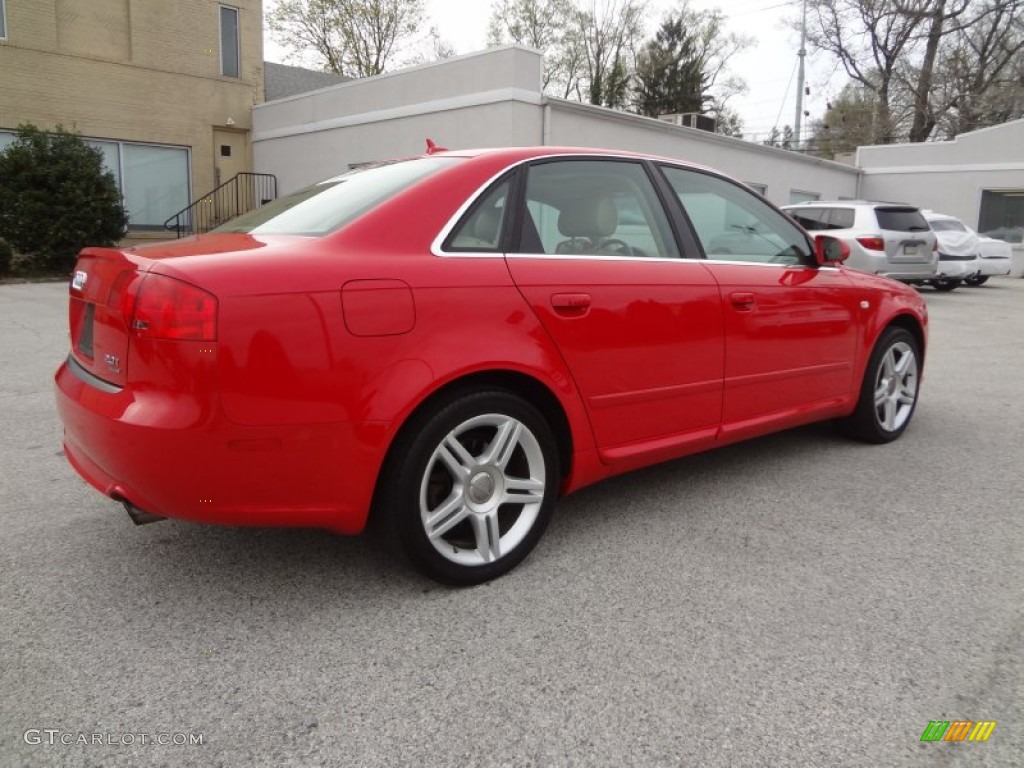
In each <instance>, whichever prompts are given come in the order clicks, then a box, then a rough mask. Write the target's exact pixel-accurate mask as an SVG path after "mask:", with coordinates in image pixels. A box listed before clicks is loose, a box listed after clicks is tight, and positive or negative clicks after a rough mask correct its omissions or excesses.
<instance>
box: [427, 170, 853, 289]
mask: <svg viewBox="0 0 1024 768" xmlns="http://www.w3.org/2000/svg"><path fill="white" fill-rule="evenodd" d="M567 158H568V159H583V160H604V159H609V158H610V159H615V160H628V161H632V162H635V163H639V164H640V165H643V164H644V163H645V162H648V161H657V162H659V163H662V164H664V165H669V166H672V167H674V168H679V169H680V170H684V171H694V170H696V171H698V172H700V173H708V174H709V175H711V176H714V177H716V178H720V179H723V180H724V181H733V182H735V180H734V179H730V178H729V177H727V176H722V175H721V174H719V173H715V172H713V171H711V170H710V169H705V168H698V167H697V166H691V165H685V164H679V163H675V162H673V161H672V160H671V159H668V158H646V157H634V156H632V155H618V154H605V153H600V154H594V155H589V154H581V153H571V152H562V153H558V154H553V155H536V156H534V157H527V158H524V159H522V160H517V161H516V162H514V163H511V164H509V165H507V166H505V167H504V168H502V169H501V170H500V171H498V172H497V173H495V174H494V175H493V176H491V177H490V178H489V179H488V180H487V181H485V182H484V183H483V184H481V185H480V186H479V187H478V188H477V190H476V191H475V192H473V194H471V195H470V196H469V197H468V198H466V200H465V202H463V204H462V205H461V206H459V208H458V210H456V211H455V213H454V214H452V216H451V217H450V218H449V219H448V221H447V222H446V223H445V225H444V226H443V227H442V228H441V231H440V232H439V233H438V235H437V237H435V238H434V240H433V242H432V243H431V244H430V253H431V254H432V255H434V256H436V257H437V258H442V259H453V258H454V259H505V258H510V259H517V258H518V259H522V258H526V259H564V260H566V261H579V260H581V259H597V260H598V261H631V262H632V261H637V262H644V261H647V262H669V263H673V264H678V263H681V262H701V263H704V264H731V265H734V266H748V267H779V268H781V269H797V268H799V269H832V270H837V269H838V268H837V267H819V266H817V265H809V264H770V263H766V262H755V261H733V260H728V259H710V258H707V257H703V256H701V257H692V256H678V257H676V256H608V255H597V254H582V253H581V254H575V255H568V254H563V253H504V252H502V251H446V250H444V249H443V248H442V247H441V246H442V245H443V244H444V241H445V240H447V239H448V235H450V234H451V233H452V230H454V229H455V226H456V225H457V224H458V223H459V221H460V220H461V219H462V217H463V216H464V215H465V214H466V212H467V211H468V210H469V209H470V208H472V207H473V205H474V204H475V203H476V202H477V200H479V199H480V197H481V196H482V195H483V194H484V193H485V192H486V191H487V190H488V189H490V187H491V185H492V184H494V183H495V182H496V181H497V180H498V179H500V178H501V177H502V176H504V175H505V174H507V173H509V172H510V171H512V170H513V169H515V168H518V167H519V166H521V165H525V164H527V163H532V162H535V161H538V160H564V159H567ZM741 184H742V182H741Z"/></svg>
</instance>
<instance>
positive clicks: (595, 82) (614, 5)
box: [577, 0, 646, 107]
mask: <svg viewBox="0 0 1024 768" xmlns="http://www.w3.org/2000/svg"><path fill="white" fill-rule="evenodd" d="M645 11H646V0H590V5H589V6H588V7H587V8H586V9H585V10H583V11H582V13H580V14H579V15H578V17H577V22H578V23H579V24H580V33H581V37H582V39H583V46H584V50H585V51H586V59H585V65H586V75H587V95H588V101H590V103H591V104H599V105H602V106H606V107H623V106H625V105H626V103H627V99H628V95H629V81H630V77H631V76H632V72H633V68H634V66H635V59H636V48H637V45H638V43H639V41H640V38H641V36H642V35H643V31H644V13H645Z"/></svg>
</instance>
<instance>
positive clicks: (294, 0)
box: [267, 0, 424, 77]
mask: <svg viewBox="0 0 1024 768" xmlns="http://www.w3.org/2000/svg"><path fill="white" fill-rule="evenodd" d="M423 18H424V9H423V0H281V2H279V3H278V5H277V7H276V8H275V9H274V10H273V11H272V12H271V13H269V14H268V15H267V25H268V26H269V27H270V30H271V32H272V34H273V35H274V37H275V39H276V40H277V41H278V42H279V43H280V44H281V45H283V46H285V47H286V48H290V49H291V50H292V51H293V52H294V53H300V52H303V51H313V52H314V53H315V54H316V55H317V56H318V57H319V58H320V60H321V64H322V65H323V67H324V69H325V70H327V71H330V72H337V73H339V74H343V75H349V76H350V77H369V76H371V75H379V74H380V73H381V72H383V71H384V69H385V67H386V66H387V65H388V63H389V62H390V61H391V59H392V57H393V56H394V54H395V53H396V52H397V50H398V49H399V47H400V46H401V45H402V44H403V43H404V42H407V41H408V40H410V39H411V38H412V37H413V36H414V35H415V34H416V33H417V31H418V30H419V28H420V25H421V23H422V21H423Z"/></svg>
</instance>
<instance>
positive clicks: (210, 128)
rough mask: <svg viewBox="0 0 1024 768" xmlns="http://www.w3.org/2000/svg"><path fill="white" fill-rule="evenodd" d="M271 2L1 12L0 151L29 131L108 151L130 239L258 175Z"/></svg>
mask: <svg viewBox="0 0 1024 768" xmlns="http://www.w3.org/2000/svg"><path fill="white" fill-rule="evenodd" d="M262 26H263V19H262V7H261V1H260V0H230V1H228V2H218V0H174V1H173V2H171V1H170V0H0V147H2V146H4V145H5V144H6V143H8V142H10V141H11V140H12V137H13V134H12V133H11V131H13V129H15V128H16V127H17V126H18V125H19V124H22V123H32V124H34V125H37V126H38V127H40V128H43V129H52V128H53V127H54V126H56V125H58V124H59V125H63V126H64V127H66V128H72V129H74V130H76V131H77V132H79V133H80V134H82V136H83V137H85V138H87V139H88V140H90V142H91V143H94V144H95V146H98V147H99V148H101V149H102V150H103V152H104V155H105V158H106V162H107V166H108V167H109V168H110V170H111V171H113V173H114V175H115V177H116V178H117V180H118V184H119V185H120V187H121V191H122V194H123V195H124V200H125V204H126V206H127V208H128V211H129V219H130V229H131V232H130V234H132V235H136V236H138V235H142V236H145V234H146V233H147V232H153V233H154V235H155V234H156V233H157V232H159V233H160V236H164V237H166V236H167V233H166V231H165V230H163V228H162V227H163V223H164V221H165V220H166V219H167V218H168V217H169V216H171V215H173V214H175V213H177V212H178V211H179V210H181V209H182V208H184V207H185V206H187V205H188V204H189V203H190V202H192V201H193V200H195V199H196V198H197V197H198V196H199V195H204V194H205V193H207V192H208V191H210V190H211V189H213V187H214V186H216V185H217V184H218V183H220V182H222V181H227V180H228V179H229V178H231V177H232V176H234V175H235V174H236V173H238V172H241V171H250V170H252V149H251V143H250V133H251V130H250V129H251V125H252V106H253V105H254V104H256V103H258V102H260V101H262V100H263V40H262Z"/></svg>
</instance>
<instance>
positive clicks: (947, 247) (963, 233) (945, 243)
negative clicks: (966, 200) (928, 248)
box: [922, 211, 981, 291]
mask: <svg viewBox="0 0 1024 768" xmlns="http://www.w3.org/2000/svg"><path fill="white" fill-rule="evenodd" d="M922 214H923V215H924V218H925V220H926V221H927V222H928V226H930V227H931V228H932V231H934V232H935V236H936V237H937V238H938V241H939V274H938V277H937V278H936V279H935V281H934V282H933V283H932V284H933V285H934V286H935V288H936V290H940V291H952V290H953V289H954V288H956V287H957V286H959V285H960V284H961V283H970V281H972V280H976V279H977V278H978V277H979V275H980V274H981V241H980V239H979V238H978V235H977V233H976V232H974V230H972V229H970V228H969V227H968V226H967V225H966V224H964V223H963V222H962V221H960V219H958V218H957V217H956V216H948V215H946V214H944V213H935V212H934V211H922Z"/></svg>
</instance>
